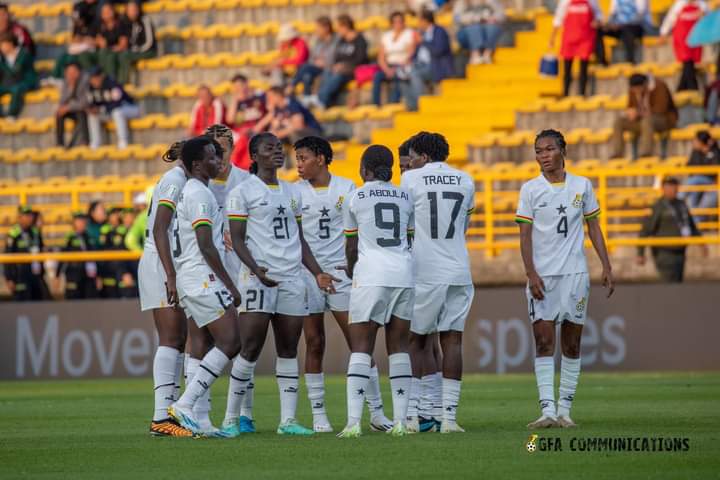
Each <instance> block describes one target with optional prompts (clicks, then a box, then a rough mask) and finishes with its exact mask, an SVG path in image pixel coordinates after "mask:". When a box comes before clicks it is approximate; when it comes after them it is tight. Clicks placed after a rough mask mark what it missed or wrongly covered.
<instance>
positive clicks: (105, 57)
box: [95, 3, 130, 85]
mask: <svg viewBox="0 0 720 480" xmlns="http://www.w3.org/2000/svg"><path fill="white" fill-rule="evenodd" d="M95 42H96V44H97V46H98V49H99V50H98V64H99V65H100V67H102V69H103V71H104V72H105V73H106V74H107V75H109V76H111V77H112V78H114V79H116V80H117V81H119V82H120V83H121V84H122V85H124V84H126V83H127V81H128V79H127V78H121V77H120V76H119V75H121V74H122V75H126V73H127V72H126V70H125V69H124V68H122V67H121V66H120V64H121V59H122V58H124V57H125V55H126V52H127V50H128V47H129V45H130V25H128V23H127V22H126V21H125V20H124V19H121V18H118V16H117V13H115V9H114V8H113V6H112V5H111V4H109V3H105V4H103V6H102V7H101V8H100V25H99V27H98V29H97V36H96V37H95Z"/></svg>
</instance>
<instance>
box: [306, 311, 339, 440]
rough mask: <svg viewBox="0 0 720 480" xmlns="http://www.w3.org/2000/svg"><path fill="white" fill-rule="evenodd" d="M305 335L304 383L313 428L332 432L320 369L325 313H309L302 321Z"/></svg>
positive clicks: (323, 352) (323, 379)
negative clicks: (326, 409)
mask: <svg viewBox="0 0 720 480" xmlns="http://www.w3.org/2000/svg"><path fill="white" fill-rule="evenodd" d="M303 334H304V336H305V385H306V387H307V391H308V399H309V400H310V407H311V408H312V415H313V430H315V431H316V432H332V426H331V425H330V421H329V420H328V418H327V413H326V412H325V378H324V376H323V371H322V362H323V355H324V354H325V314H324V313H310V314H309V315H308V316H307V317H305V321H304V323H303Z"/></svg>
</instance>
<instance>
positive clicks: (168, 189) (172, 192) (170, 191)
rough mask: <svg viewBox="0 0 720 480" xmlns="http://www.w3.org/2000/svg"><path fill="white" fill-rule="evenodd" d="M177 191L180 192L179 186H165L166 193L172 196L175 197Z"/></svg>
mask: <svg viewBox="0 0 720 480" xmlns="http://www.w3.org/2000/svg"><path fill="white" fill-rule="evenodd" d="M177 192H178V187H176V186H175V185H168V186H167V187H166V188H165V193H166V194H167V195H168V196H169V197H170V198H172V197H174V196H175V194H176V193H177Z"/></svg>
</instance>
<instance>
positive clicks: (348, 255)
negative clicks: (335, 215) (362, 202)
mask: <svg viewBox="0 0 720 480" xmlns="http://www.w3.org/2000/svg"><path fill="white" fill-rule="evenodd" d="M354 198H355V197H354V196H353V197H350V201H349V202H348V205H347V206H345V207H343V227H344V230H343V233H344V234H345V259H346V260H347V268H346V270H345V272H346V273H347V276H348V278H353V273H354V272H355V264H356V263H357V261H358V223H357V219H356V218H355V214H354V213H353V211H352V204H353V200H354Z"/></svg>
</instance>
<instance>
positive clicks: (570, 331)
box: [557, 320, 583, 428]
mask: <svg viewBox="0 0 720 480" xmlns="http://www.w3.org/2000/svg"><path fill="white" fill-rule="evenodd" d="M582 330H583V326H582V325H577V324H575V323H572V322H569V321H567V320H566V321H564V322H563V323H562V326H561V327H560V347H561V349H562V363H561V364H560V392H559V395H558V405H557V423H558V425H560V426H561V427H564V428H567V427H575V426H577V425H576V424H575V422H573V421H572V419H571V418H570V408H571V407H572V402H573V399H574V398H575V390H576V389H577V384H578V378H579V377H580V339H581V338H582Z"/></svg>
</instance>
